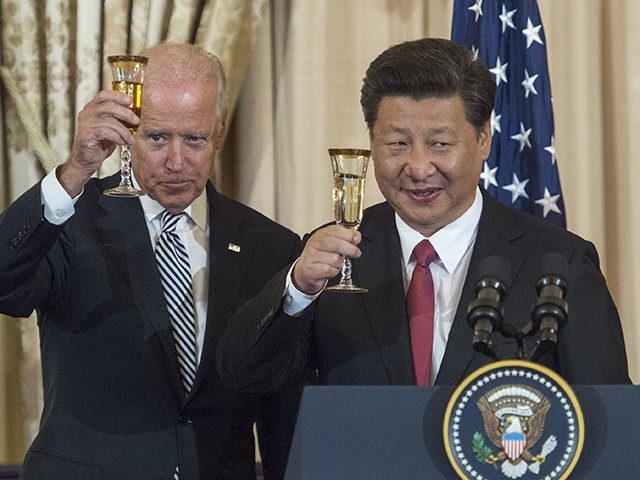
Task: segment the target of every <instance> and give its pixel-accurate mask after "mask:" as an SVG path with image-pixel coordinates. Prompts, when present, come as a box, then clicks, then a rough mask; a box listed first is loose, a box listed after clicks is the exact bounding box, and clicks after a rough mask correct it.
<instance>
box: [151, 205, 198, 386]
mask: <svg viewBox="0 0 640 480" xmlns="http://www.w3.org/2000/svg"><path fill="white" fill-rule="evenodd" d="M183 213H184V212H183ZM183 213H179V214H173V213H171V212H168V211H166V210H165V211H164V212H162V218H161V232H160V236H159V237H158V242H157V243H156V261H157V262H158V270H159V271H160V278H161V280H162V290H163V291H164V297H165V299H166V301H167V308H168V310H169V316H170V317H171V326H172V329H173V338H174V339H175V342H176V350H177V352H178V363H179V364H180V376H181V377H182V386H183V387H184V392H185V394H188V393H189V391H190V390H191V386H192V385H193V381H194V379H195V377H196V365H197V356H196V315H195V308H194V301H193V287H192V285H191V267H190V266H189V255H188V254H187V249H186V248H185V246H184V244H183V243H182V240H180V237H179V236H178V234H177V233H176V232H175V230H176V225H177V223H178V221H179V220H180V218H181V217H182V215H183Z"/></svg>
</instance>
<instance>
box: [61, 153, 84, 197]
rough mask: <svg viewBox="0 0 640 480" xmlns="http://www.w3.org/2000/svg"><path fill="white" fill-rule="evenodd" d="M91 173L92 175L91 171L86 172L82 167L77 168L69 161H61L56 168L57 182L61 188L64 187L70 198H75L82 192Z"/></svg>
mask: <svg viewBox="0 0 640 480" xmlns="http://www.w3.org/2000/svg"><path fill="white" fill-rule="evenodd" d="M91 175H93V172H87V171H85V170H83V169H82V168H77V167H75V166H74V165H73V164H72V163H71V162H69V161H67V162H66V163H63V164H62V165H60V166H59V167H58V168H57V169H56V178H57V179H58V182H60V185H62V188H64V190H65V191H66V192H67V193H68V194H69V196H70V197H71V198H75V197H76V196H78V195H79V194H80V193H81V192H82V189H83V188H84V186H85V184H86V183H87V182H88V181H89V179H90V178H91Z"/></svg>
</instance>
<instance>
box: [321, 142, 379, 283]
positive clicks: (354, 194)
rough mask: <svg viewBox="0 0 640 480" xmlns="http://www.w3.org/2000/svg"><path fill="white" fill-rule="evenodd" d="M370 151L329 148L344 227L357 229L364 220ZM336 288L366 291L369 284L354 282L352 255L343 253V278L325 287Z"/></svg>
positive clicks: (340, 221)
mask: <svg viewBox="0 0 640 480" xmlns="http://www.w3.org/2000/svg"><path fill="white" fill-rule="evenodd" d="M370 155H371V152H370V151H369V150H361V149H355V148H330V149H329V156H330V157H331V166H332V168H333V214H334V217H335V220H336V223H337V224H338V225H340V226H342V227H345V228H350V229H353V230H357V229H358V227H359V226H360V222H361V221H362V210H363V206H364V183H365V178H366V176H367V165H368V163H369V157H370ZM325 290H328V291H335V292H353V293H364V292H366V291H367V289H366V288H362V287H358V286H356V285H354V284H353V280H352V279H351V259H350V258H349V257H347V256H346V255H343V256H342V271H341V275H340V282H338V283H337V284H335V285H332V286H330V287H327V288H325Z"/></svg>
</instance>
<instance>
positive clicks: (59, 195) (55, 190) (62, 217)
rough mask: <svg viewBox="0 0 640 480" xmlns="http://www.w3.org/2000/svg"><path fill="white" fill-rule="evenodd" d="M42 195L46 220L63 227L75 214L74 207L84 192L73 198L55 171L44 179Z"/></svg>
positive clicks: (41, 187)
mask: <svg viewBox="0 0 640 480" xmlns="http://www.w3.org/2000/svg"><path fill="white" fill-rule="evenodd" d="M83 191H84V190H83ZM40 195H41V197H42V204H43V205H44V218H46V219H47V220H48V221H49V222H50V223H53V224H54V225H61V224H63V223H64V222H66V221H67V220H69V219H70V218H71V216H72V215H73V214H74V213H75V211H76V210H75V208H74V207H73V206H74V205H75V203H76V202H77V201H78V198H79V197H80V195H82V192H80V194H78V195H77V196H76V197H74V198H71V197H70V196H69V194H68V193H67V192H66V190H65V189H64V188H63V187H62V185H61V184H60V182H59V181H58V178H57V177H56V169H53V170H51V171H50V172H49V173H48V174H47V176H45V177H44V178H43V179H42V182H41V183H40Z"/></svg>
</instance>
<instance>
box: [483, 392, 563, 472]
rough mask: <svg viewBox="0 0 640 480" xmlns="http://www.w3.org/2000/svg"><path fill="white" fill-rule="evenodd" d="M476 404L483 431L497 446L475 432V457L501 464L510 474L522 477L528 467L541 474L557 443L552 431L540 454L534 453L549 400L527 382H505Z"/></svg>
mask: <svg viewBox="0 0 640 480" xmlns="http://www.w3.org/2000/svg"><path fill="white" fill-rule="evenodd" d="M477 405H478V409H479V410H480V412H481V413H482V419H483V424H484V431H485V433H486V435H487V436H488V437H489V439H490V440H491V442H492V443H493V444H494V445H495V447H496V448H497V449H498V450H497V451H495V452H494V451H493V450H491V448H490V447H488V446H487V445H486V444H485V442H484V438H483V437H482V435H481V434H479V433H478V432H476V434H475V435H474V438H473V442H474V451H475V453H476V458H477V459H478V460H479V461H483V462H486V463H489V464H493V465H495V466H496V468H497V467H499V468H500V470H501V471H502V473H503V474H504V475H505V476H506V477H508V478H513V479H516V478H520V477H522V476H524V475H525V474H526V473H527V471H530V472H532V473H534V474H538V473H539V471H540V464H541V463H543V462H544V461H545V459H546V457H547V455H549V453H551V452H552V451H553V450H554V449H555V448H556V446H557V440H556V438H555V436H553V435H551V436H549V438H547V440H546V441H545V442H544V444H543V446H542V448H541V450H540V452H539V453H538V454H537V455H536V454H533V453H532V450H533V448H534V447H535V445H536V444H537V443H538V441H539V440H540V437H541V436H542V433H543V431H544V425H545V420H546V417H547V412H548V411H549V408H550V407H551V404H550V402H549V400H547V398H546V397H545V396H544V395H542V394H541V393H540V392H539V391H538V390H536V389H534V388H532V387H530V386H528V385H502V386H500V387H496V388H493V389H491V390H489V391H488V392H486V393H485V394H484V395H482V396H481V397H480V399H479V400H478V402H477Z"/></svg>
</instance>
